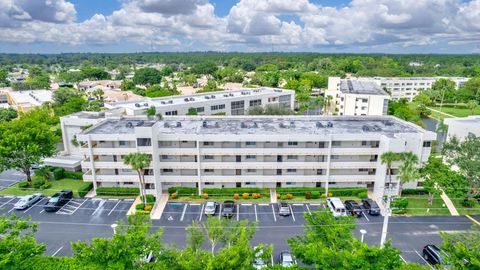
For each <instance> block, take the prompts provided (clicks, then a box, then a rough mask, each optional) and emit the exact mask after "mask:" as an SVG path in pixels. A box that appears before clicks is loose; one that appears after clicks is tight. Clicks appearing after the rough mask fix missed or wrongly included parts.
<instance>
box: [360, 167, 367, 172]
mask: <svg viewBox="0 0 480 270" xmlns="http://www.w3.org/2000/svg"><path fill="white" fill-rule="evenodd" d="M358 171H359V172H368V169H364V168H362V169H358Z"/></svg>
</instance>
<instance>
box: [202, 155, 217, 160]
mask: <svg viewBox="0 0 480 270" xmlns="http://www.w3.org/2000/svg"><path fill="white" fill-rule="evenodd" d="M203 158H204V159H215V157H214V156H210V155H205V156H203Z"/></svg>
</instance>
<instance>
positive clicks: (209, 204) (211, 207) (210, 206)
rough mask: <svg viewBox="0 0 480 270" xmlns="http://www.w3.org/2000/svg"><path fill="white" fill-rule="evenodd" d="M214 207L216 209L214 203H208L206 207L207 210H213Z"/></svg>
mask: <svg viewBox="0 0 480 270" xmlns="http://www.w3.org/2000/svg"><path fill="white" fill-rule="evenodd" d="M213 207H215V204H214V203H210V202H208V203H207V205H206V206H205V209H209V210H210V209H213Z"/></svg>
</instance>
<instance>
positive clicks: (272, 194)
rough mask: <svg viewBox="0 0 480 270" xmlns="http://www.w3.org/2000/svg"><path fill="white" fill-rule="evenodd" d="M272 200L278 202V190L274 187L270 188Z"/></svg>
mask: <svg viewBox="0 0 480 270" xmlns="http://www.w3.org/2000/svg"><path fill="white" fill-rule="evenodd" d="M270 202H271V203H277V190H276V189H274V188H271V189H270Z"/></svg>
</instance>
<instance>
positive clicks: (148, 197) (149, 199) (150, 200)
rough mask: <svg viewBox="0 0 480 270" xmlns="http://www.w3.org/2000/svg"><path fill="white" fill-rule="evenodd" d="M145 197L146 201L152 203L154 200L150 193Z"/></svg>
mask: <svg viewBox="0 0 480 270" xmlns="http://www.w3.org/2000/svg"><path fill="white" fill-rule="evenodd" d="M145 198H146V199H147V203H154V202H155V196H153V195H151V194H148V195H146V196H145Z"/></svg>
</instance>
